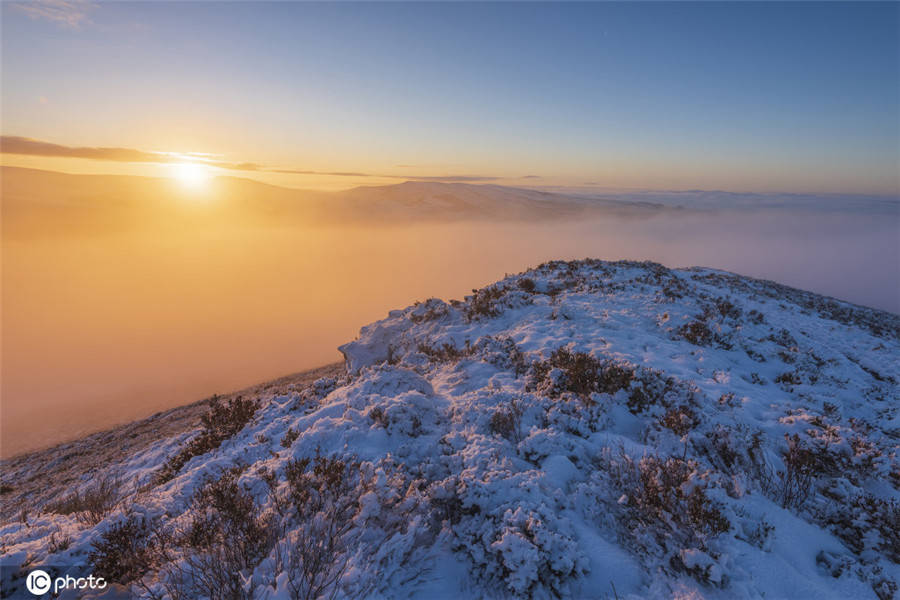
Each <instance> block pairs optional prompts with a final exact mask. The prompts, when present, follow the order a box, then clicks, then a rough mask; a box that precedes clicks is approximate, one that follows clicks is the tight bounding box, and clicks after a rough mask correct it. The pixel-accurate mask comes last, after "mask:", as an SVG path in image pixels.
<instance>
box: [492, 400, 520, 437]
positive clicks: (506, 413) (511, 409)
mask: <svg viewBox="0 0 900 600" xmlns="http://www.w3.org/2000/svg"><path fill="white" fill-rule="evenodd" d="M490 426H491V433H494V434H497V435H500V436H502V437H504V438H506V439H508V440H509V441H511V442H512V443H513V444H518V443H519V442H521V441H522V407H521V406H520V405H519V403H518V402H517V401H516V400H510V401H509V402H508V403H507V404H506V405H505V406H501V407H499V408H498V409H497V410H496V411H494V413H493V414H492V415H491V424H490Z"/></svg>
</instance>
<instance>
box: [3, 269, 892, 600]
mask: <svg viewBox="0 0 900 600" xmlns="http://www.w3.org/2000/svg"><path fill="white" fill-rule="evenodd" d="M341 351H342V352H343V354H344V356H345V359H346V371H345V372H344V373H342V374H339V375H338V376H335V377H326V378H322V379H319V380H317V381H316V382H315V383H314V384H312V385H309V386H306V387H302V388H298V389H296V390H284V389H282V390H279V391H278V392H276V393H274V394H268V395H267V394H259V395H255V396H244V397H240V398H233V399H231V400H229V401H223V400H220V399H213V400H212V401H210V405H209V409H208V412H207V414H206V415H205V416H204V417H203V419H202V422H201V424H200V426H199V427H198V428H197V429H196V430H194V431H193V432H191V433H189V434H185V435H181V436H176V437H172V438H168V439H163V440H159V443H158V444H156V445H154V446H153V447H152V448H150V449H146V450H143V451H141V452H140V453H138V454H135V455H133V456H130V457H129V458H127V459H126V460H124V461H122V462H121V463H118V464H112V465H108V466H105V465H104V466H103V467H102V468H101V467H99V466H98V467H97V469H96V471H95V472H93V473H91V474H89V475H86V476H85V477H84V480H83V484H82V486H81V487H80V489H79V490H78V491H77V492H76V493H69V494H63V495H60V496H59V497H58V498H54V499H52V500H48V501H47V502H46V503H44V504H43V505H42V506H35V507H29V511H28V514H27V515H25V517H24V518H23V519H5V525H4V526H3V528H2V530H0V535H2V538H0V539H2V544H3V565H4V566H5V567H6V568H7V570H6V571H5V573H6V574H5V575H4V589H13V590H14V589H17V588H16V586H19V587H21V586H22V585H23V583H22V581H23V580H22V579H21V577H24V574H25V573H27V572H28V570H29V569H30V568H35V567H36V566H38V565H81V566H82V567H81V568H83V569H85V570H87V571H91V572H93V573H94V574H95V575H101V574H102V575H103V576H105V577H107V578H108V580H110V581H114V582H116V583H117V585H116V586H115V589H113V590H107V591H106V592H104V593H106V594H111V593H114V592H119V593H121V594H122V596H123V597H128V596H129V595H133V596H138V597H144V598H166V597H168V598H173V599H175V598H198V597H209V598H260V599H262V598H268V599H288V598H318V597H336V598H344V597H373V598H407V597H421V598H459V597H473V598H476V597H477V598H481V597H485V598H494V597H498V598H499V597H518V598H553V597H567V598H672V597H678V598H760V597H765V598H879V599H880V600H886V599H888V598H892V597H894V596H895V595H896V594H897V589H898V588H897V581H898V580H900V566H898V561H900V553H898V549H900V537H898V532H900V504H898V501H900V457H898V442H897V440H898V436H900V413H898V408H900V406H898V397H897V390H898V381H900V365H898V362H897V357H898V356H900V317H897V316H896V315H893V314H890V313H885V312H880V311H876V310H871V309H867V308H863V307H859V306H855V305H851V304H848V303H844V302H840V301H837V300H833V299H830V298H826V297H822V296H818V295H815V294H812V293H808V292H803V291H800V290H796V289H792V288H788V287H785V286H782V285H778V284H774V283H771V282H766V281H760V280H755V279H750V278H746V277H741V276H738V275H734V274H731V273H726V272H722V271H715V270H710V269H703V268H691V269H678V270H671V269H667V268H665V267H662V266H660V265H658V264H653V263H634V262H617V263H610V262H603V261H595V260H585V261H576V262H553V263H547V264H544V265H541V266H540V267H538V268H536V269H533V270H530V271H527V272H525V273H522V274H519V275H514V276H510V277H507V278H505V279H503V280H502V281H499V282H497V283H496V284H493V285H490V286H488V287H485V288H482V289H480V290H475V291H473V294H472V295H471V296H468V297H466V298H465V300H463V301H451V302H449V303H448V302H444V301H441V300H437V299H431V300H428V301H426V302H422V303H418V304H416V305H413V306H410V307H407V308H405V309H403V310H397V311H393V312H391V313H390V314H389V315H388V317H387V318H386V319H384V320H382V321H379V322H377V323H373V324H371V325H368V326H367V327H364V328H363V329H362V331H361V332H360V335H359V337H358V339H356V340H354V341H352V342H350V343H347V344H345V345H344V346H342V347H341ZM4 483H5V484H8V485H13V484H12V483H9V482H4ZM5 517H6V515H5ZM63 542H64V543H63ZM10 573H12V575H10ZM17 577H19V579H17ZM104 597H112V596H104Z"/></svg>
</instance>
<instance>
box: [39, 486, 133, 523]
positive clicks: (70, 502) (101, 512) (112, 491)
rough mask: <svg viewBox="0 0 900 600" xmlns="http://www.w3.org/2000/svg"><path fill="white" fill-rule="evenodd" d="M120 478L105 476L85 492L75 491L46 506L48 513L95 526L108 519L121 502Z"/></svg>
mask: <svg viewBox="0 0 900 600" xmlns="http://www.w3.org/2000/svg"><path fill="white" fill-rule="evenodd" d="M120 487H121V486H120V482H119V479H118V477H114V476H110V475H107V476H104V477H101V478H100V479H99V480H98V481H97V483H95V484H94V485H92V486H90V487H88V488H87V489H85V490H84V491H79V490H75V491H74V492H72V493H71V494H69V495H67V496H65V497H63V498H62V499H61V500H58V501H56V502H52V503H50V504H48V505H47V506H46V509H45V510H46V511H47V512H54V513H57V514H60V515H75V518H76V519H78V521H79V522H80V523H83V524H85V525H90V526H94V525H96V524H97V523H99V522H100V521H102V520H103V519H105V518H106V515H108V514H109V513H110V512H111V511H112V509H113V508H115V506H116V504H118V502H119V488H120Z"/></svg>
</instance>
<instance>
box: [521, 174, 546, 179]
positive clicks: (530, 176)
mask: <svg viewBox="0 0 900 600" xmlns="http://www.w3.org/2000/svg"><path fill="white" fill-rule="evenodd" d="M519 179H543V177H541V176H540V175H522V176H521V177H519Z"/></svg>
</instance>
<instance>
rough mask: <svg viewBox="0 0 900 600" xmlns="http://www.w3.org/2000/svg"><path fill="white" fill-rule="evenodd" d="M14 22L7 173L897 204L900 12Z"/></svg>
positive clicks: (800, 7)
mask: <svg viewBox="0 0 900 600" xmlns="http://www.w3.org/2000/svg"><path fill="white" fill-rule="evenodd" d="M0 10H2V90H3V91H2V109H0V111H2V112H0V115H2V127H0V129H2V132H0V133H2V135H3V136H5V137H4V139H3V143H2V148H0V149H2V150H3V163H4V164H12V165H19V166H33V167H38V168H49V169H55V170H62V171H68V172H95V173H133V174H149V175H156V174H164V173H165V172H166V169H167V168H170V167H171V165H170V164H169V163H171V162H173V161H180V160H183V159H184V158H185V156H186V153H201V154H197V155H193V159H194V160H201V159H202V160H205V161H207V162H209V163H210V164H211V165H213V166H214V167H215V171H216V172H223V173H229V174H239V175H242V176H249V177H253V178H258V179H262V180H264V181H268V182H272V183H279V184H283V185H288V186H291V187H310V188H335V187H344V188H346V187H352V186H354V185H371V184H381V183H396V182H397V181H401V180H404V179H415V178H424V179H428V178H439V179H443V178H451V180H460V181H472V182H493V183H502V184H507V185H528V186H540V185H553V186H560V185H562V186H567V185H569V186H597V187H603V188H639V189H721V190H733V191H755V192H775V191H778V192H813V193H865V194H891V195H895V194H898V193H900V180H898V164H900V116H898V115H900V111H898V107H900V41H898V38H900V33H898V32H900V27H898V23H900V4H897V3H883V4H882V3H852V4H844V3H836V2H828V3H814V2H804V3H798V4H791V3H760V4H757V3H663V4H657V3H631V4H624V3H596V4H593V3H591V4H588V3H578V4H560V3H556V4H548V3H522V4H518V3H498V4H471V3H449V4H441V3H415V4H413V3H394V4H381V3H365V4H349V3H328V4H316V3H287V2H279V3H271V4H270V3H256V2H254V3H251V2H229V3H213V2H184V3H161V2H152V3H137V2H112V3H88V2H77V1H71V0H69V1H64V0H53V1H52V2H45V3H29V4H16V3H9V2H4V3H3V4H2V8H0ZM20 138H26V139H24V140H23V139H20ZM84 149H93V151H85V150H84ZM98 149H100V150H99V151H98ZM103 149H107V151H104V150H103ZM109 149H121V150H123V152H119V153H117V152H112V151H109ZM126 151H128V152H132V153H137V154H136V155H135V154H129V153H128V152H126ZM160 152H162V153H172V154H155V153H160ZM147 153H150V154H149V156H150V158H149V159H148V158H147V156H144V155H145V154H147ZM153 157H161V158H159V159H158V160H154V158H153ZM172 157H174V158H172Z"/></svg>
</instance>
